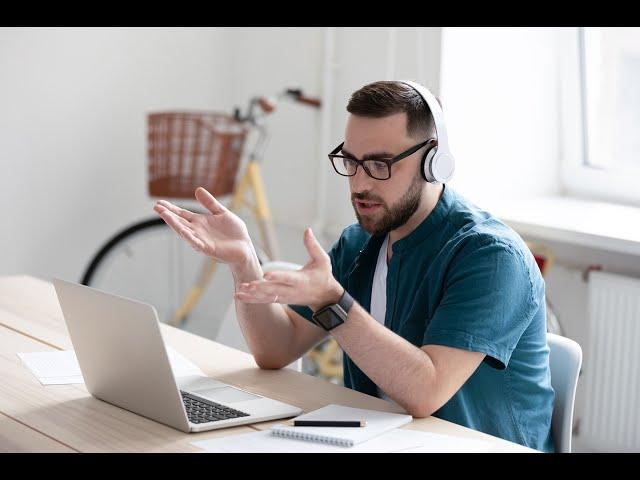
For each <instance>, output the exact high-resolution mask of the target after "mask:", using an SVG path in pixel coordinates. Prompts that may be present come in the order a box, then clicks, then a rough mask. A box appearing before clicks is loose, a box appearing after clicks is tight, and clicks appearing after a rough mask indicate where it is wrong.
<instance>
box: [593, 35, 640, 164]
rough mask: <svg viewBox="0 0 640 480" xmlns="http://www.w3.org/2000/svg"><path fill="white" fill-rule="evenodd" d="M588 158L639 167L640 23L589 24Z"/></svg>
mask: <svg viewBox="0 0 640 480" xmlns="http://www.w3.org/2000/svg"><path fill="white" fill-rule="evenodd" d="M583 39H584V43H583V54H584V88H585V92H584V100H585V107H586V134H587V135H586V138H587V150H588V156H587V158H588V163H589V165H591V166H595V167H601V168H607V169H615V170H630V169H640V28H584V29H583Z"/></svg>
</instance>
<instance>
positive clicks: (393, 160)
mask: <svg viewBox="0 0 640 480" xmlns="http://www.w3.org/2000/svg"><path fill="white" fill-rule="evenodd" d="M431 142H433V146H432V147H431V148H433V147H435V146H436V145H437V144H438V141H437V140H436V139H435V138H430V139H428V140H425V141H424V142H422V143H418V144H417V145H414V146H413V147H411V148H409V149H407V150H405V151H404V152H402V153H400V154H398V155H396V156H395V157H393V158H368V159H366V160H358V159H357V158H355V157H347V156H346V155H340V154H338V152H339V151H340V150H341V149H342V147H343V146H344V142H342V143H341V144H340V145H338V146H337V147H336V148H334V149H333V150H332V151H331V153H329V154H328V157H329V162H331V166H332V167H333V169H334V170H335V171H336V173H337V174H338V175H341V176H343V177H353V176H354V175H355V174H356V173H358V167H359V166H362V169H363V170H364V171H365V173H366V174H367V175H369V176H370V177H371V178H373V179H375V180H389V179H390V178H391V165H393V164H394V163H396V162H399V161H400V160H402V159H404V158H407V157H408V156H410V155H412V154H414V153H415V152H417V151H418V150H420V149H421V148H422V147H424V146H425V145H428V144H429V143H431ZM334 158H340V159H347V160H350V161H352V162H356V169H355V170H354V171H353V173H352V174H351V175H347V174H344V173H340V172H339V171H338V169H337V168H336V164H335V163H334ZM366 162H383V163H386V165H387V174H388V176H387V177H386V178H378V177H374V176H373V175H372V174H371V172H370V171H369V169H368V168H367V166H366V165H365V163H366Z"/></svg>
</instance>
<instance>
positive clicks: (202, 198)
mask: <svg viewBox="0 0 640 480" xmlns="http://www.w3.org/2000/svg"><path fill="white" fill-rule="evenodd" d="M196 199H197V200H198V201H199V202H200V204H201V205H202V206H203V207H205V208H206V209H207V210H209V211H210V212H211V213H213V214H217V213H223V212H224V211H226V210H227V209H226V207H225V206H224V205H222V204H221V203H220V202H219V201H218V200H216V197H214V196H213V195H211V194H210V193H209V192H208V191H207V190H205V189H204V188H202V187H198V188H196Z"/></svg>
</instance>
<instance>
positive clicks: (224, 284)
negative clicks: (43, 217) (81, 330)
mask: <svg viewBox="0 0 640 480" xmlns="http://www.w3.org/2000/svg"><path fill="white" fill-rule="evenodd" d="M256 250H257V252H258V260H259V261H260V263H261V264H262V263H263V262H264V253H263V252H262V251H261V250H260V249H256ZM210 261H211V260H210V259H208V258H207V257H205V256H203V255H202V254H200V253H197V252H195V251H194V250H193V249H192V248H191V247H190V246H189V245H188V244H187V243H186V242H184V240H182V239H181V238H179V237H178V236H177V235H176V234H175V232H173V230H172V229H171V228H169V227H168V226H167V224H166V223H165V222H164V221H163V220H162V219H161V218H157V217H153V218H150V219H146V220H142V221H139V222H136V223H134V224H132V225H130V226H128V227H126V228H124V229H123V230H121V231H119V232H118V233H116V234H115V235H114V236H113V237H111V238H110V239H109V240H108V241H107V242H106V243H105V244H104V245H103V246H102V247H101V248H100V250H99V251H98V252H97V253H96V255H95V256H94V257H93V258H92V259H91V261H90V262H89V265H88V267H87V269H86V270H85V272H84V273H83V275H82V280H81V281H80V283H82V284H83V285H87V286H90V287H94V288H98V289H100V290H104V291H106V292H109V293H113V294H116V295H121V296H124V297H128V298H132V299H135V300H139V301H143V302H146V303H149V304H151V305H153V306H154V307H155V308H156V311H157V312H158V317H159V319H160V321H162V322H164V323H169V321H170V319H171V318H172V317H173V315H174V313H175V312H176V311H177V310H178V308H179V307H180V306H181V305H182V302H183V301H184V300H185V298H186V296H187V293H188V292H189V290H190V288H191V287H192V286H193V285H194V284H195V282H196V280H197V279H198V277H199V275H200V272H201V269H202V268H203V265H204V264H205V262H210ZM233 290H234V287H233V278H232V275H231V273H230V271H229V269H228V268H227V267H226V266H224V265H218V266H217V268H216V272H215V274H214V275H213V277H212V278H211V280H210V282H209V284H208V285H207V287H206V289H205V291H204V292H203V294H202V296H201V297H200V298H199V299H198V302H197V303H196V305H195V307H194V308H193V310H192V311H191V312H190V314H189V316H188V317H187V319H186V320H185V321H184V322H183V324H182V325H181V328H184V329H186V330H189V331H192V332H193V333H198V334H200V335H204V336H207V337H209V338H214V337H215V335H216V334H217V331H218V328H219V322H218V321H217V320H220V319H221V318H222V316H223V315H224V312H225V309H226V308H227V307H228V306H229V304H230V302H231V301H232V296H233Z"/></svg>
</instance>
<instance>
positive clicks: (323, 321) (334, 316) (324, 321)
mask: <svg viewBox="0 0 640 480" xmlns="http://www.w3.org/2000/svg"><path fill="white" fill-rule="evenodd" d="M331 307H333V305H330V306H328V307H325V308H323V309H321V310H318V312H316V313H315V314H314V315H313V319H314V320H315V321H316V322H317V323H318V324H320V326H321V327H322V328H324V329H325V330H331V329H333V328H335V327H337V326H338V325H341V324H342V323H344V320H343V319H342V317H341V316H340V315H338V313H336V312H335V311H334V310H333V308H331Z"/></svg>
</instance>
